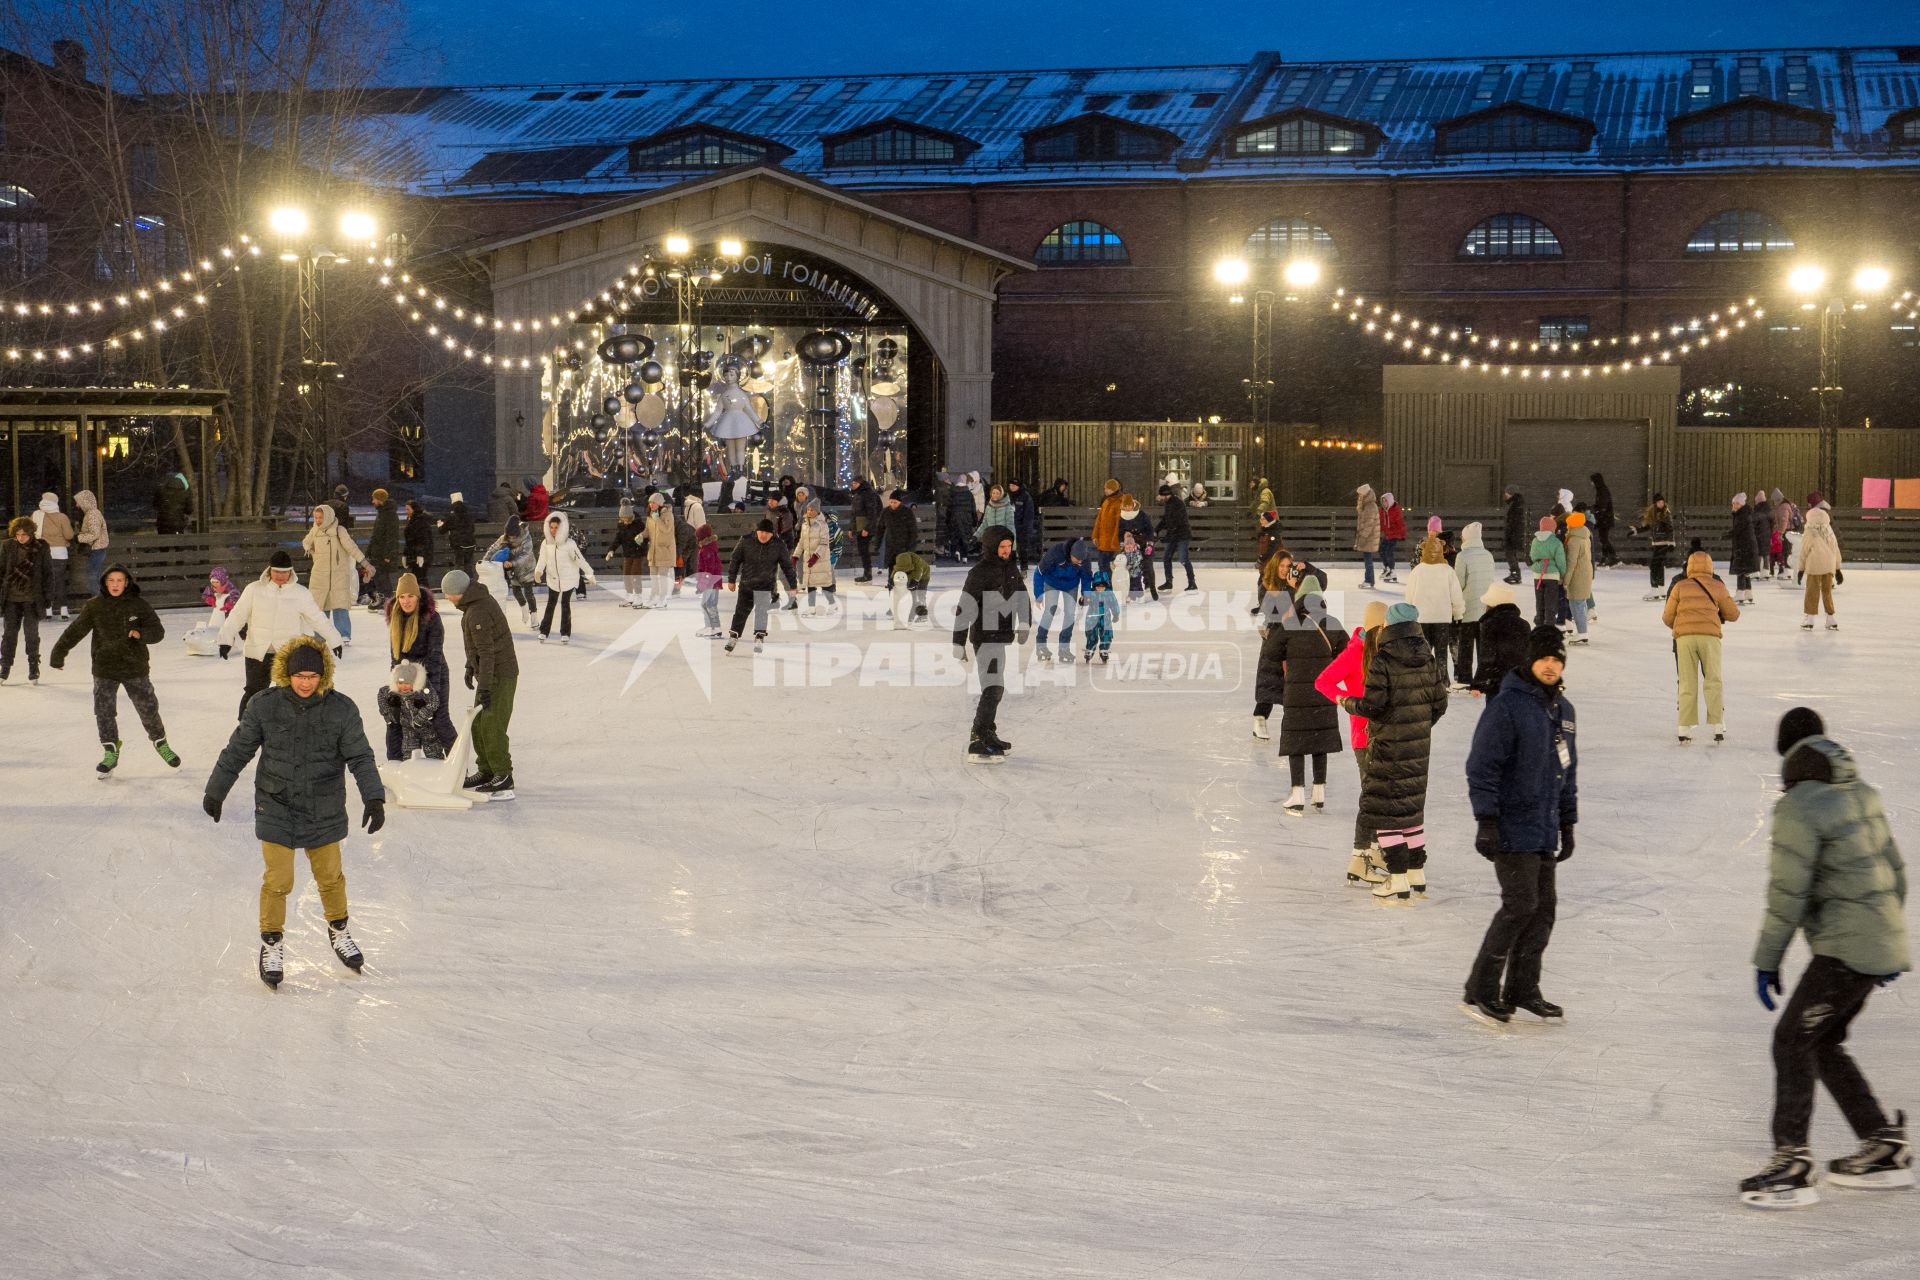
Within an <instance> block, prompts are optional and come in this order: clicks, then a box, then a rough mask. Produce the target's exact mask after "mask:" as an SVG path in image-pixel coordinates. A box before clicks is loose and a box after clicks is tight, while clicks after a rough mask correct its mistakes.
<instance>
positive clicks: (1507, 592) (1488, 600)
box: [1480, 582, 1514, 609]
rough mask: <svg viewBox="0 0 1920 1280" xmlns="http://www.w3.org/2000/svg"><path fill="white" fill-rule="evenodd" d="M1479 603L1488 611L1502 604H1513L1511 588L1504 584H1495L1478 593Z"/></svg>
mask: <svg viewBox="0 0 1920 1280" xmlns="http://www.w3.org/2000/svg"><path fill="white" fill-rule="evenodd" d="M1480 603H1481V604H1483V605H1485V606H1487V608H1489V609H1494V608H1498V607H1499V606H1500V605H1503V604H1512V603H1514V599H1513V588H1512V587H1510V586H1508V585H1507V584H1506V583H1504V582H1496V583H1494V584H1493V585H1492V586H1490V587H1488V588H1487V589H1486V590H1485V591H1483V592H1481V593H1480Z"/></svg>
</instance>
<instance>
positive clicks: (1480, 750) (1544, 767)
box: [1466, 626, 1580, 1022]
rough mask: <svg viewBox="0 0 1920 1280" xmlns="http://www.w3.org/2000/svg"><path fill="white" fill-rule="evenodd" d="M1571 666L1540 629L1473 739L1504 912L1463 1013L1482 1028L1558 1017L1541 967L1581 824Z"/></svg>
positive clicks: (1473, 792)
mask: <svg viewBox="0 0 1920 1280" xmlns="http://www.w3.org/2000/svg"><path fill="white" fill-rule="evenodd" d="M1566 665H1567V650H1566V641H1565V640H1564V639H1563V638H1562V637H1561V634H1560V629H1559V628H1558V627H1553V626H1545V627H1538V628H1536V629H1535V630H1534V631H1533V633H1532V634H1531V635H1530V636H1528V637H1527V655H1526V660H1525V661H1524V662H1523V663H1522V664H1521V665H1520V666H1518V667H1516V668H1514V669H1513V670H1511V671H1509V672H1507V674H1506V676H1505V677H1504V678H1503V679H1502V680H1501V682H1500V691H1499V692H1498V693H1497V694H1495V695H1494V697H1493V700H1492V701H1491V702H1489V703H1488V704H1487V709H1486V711H1485V712H1483V713H1482V714H1481V716H1480V723H1479V724H1477V725H1475V726H1474V730H1473V750H1472V751H1471V752H1470V753H1469V754H1468V756H1467V794H1468V796H1469V798H1470V799H1471V800H1472V803H1473V817H1474V821H1475V822H1476V823H1478V824H1479V830H1478V832H1477V833H1476V834H1475V835H1474V839H1473V847H1474V848H1475V849H1476V850H1478V851H1479V853H1480V856H1481V857H1483V858H1485V859H1486V860H1487V861H1488V862H1491V863H1492V864H1493V868H1494V871H1495V873H1496V874H1497V875H1498V876H1499V878H1500V910H1499V911H1498V912H1496V913H1495V914H1494V917H1493V923H1492V924H1490V925H1488V926H1487V935H1486V937H1485V938H1484V939H1483V940H1482V941H1481V943H1480V954H1479V955H1478V956H1477V957H1475V959H1474V962H1473V972H1472V973H1471V974H1469V975H1468V977H1467V992H1466V1008H1467V1009H1468V1011H1469V1012H1471V1013H1472V1014H1473V1015H1474V1016H1475V1017H1477V1018H1480V1019H1481V1020H1482V1021H1492V1022H1506V1021H1508V1020H1509V1019H1511V1018H1512V1017H1513V1011H1514V1010H1515V1009H1525V1010H1526V1011H1527V1012H1528V1013H1530V1014H1532V1015H1533V1016H1534V1017H1536V1018H1543V1019H1544V1018H1558V1017H1560V1016H1561V1015H1562V1010H1561V1008H1560V1006H1559V1005H1557V1004H1551V1003H1549V1002H1548V1001H1547V1000H1546V999H1545V998H1543V997H1542V996H1541V994H1540V958H1541V955H1542V954H1543V953H1544V952H1545V951H1546V949H1547V941H1548V939H1549V938H1551V937H1552V936H1553V920H1554V911H1555V906H1556V903H1557V901H1558V898H1557V895H1556V892H1555V888H1554V870H1555V867H1556V866H1557V865H1558V864H1559V863H1562V862H1565V861H1566V860H1567V859H1568V858H1571V857H1572V856H1573V828H1574V824H1575V823H1577V822H1578V821H1579V820H1580V807H1579V785H1578V781H1577V779H1576V776H1575V774H1576V771H1577V769H1578V768H1579V764H1580V758H1579V751H1578V746H1577V743H1576V740H1575V737H1574V715H1573V703H1571V702H1569V701H1568V700H1567V697H1566V695H1565V693H1564V692H1563V690H1562V689H1561V685H1560V676H1561V673H1562V672H1564V671H1565V670H1566ZM1503 976H1504V979H1505V981H1504V983H1503V982H1502V978H1503Z"/></svg>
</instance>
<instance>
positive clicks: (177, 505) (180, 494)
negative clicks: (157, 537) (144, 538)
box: [153, 471, 192, 533]
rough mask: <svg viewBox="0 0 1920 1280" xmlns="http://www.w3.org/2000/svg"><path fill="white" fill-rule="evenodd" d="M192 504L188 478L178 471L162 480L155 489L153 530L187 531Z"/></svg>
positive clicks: (158, 531)
mask: <svg viewBox="0 0 1920 1280" xmlns="http://www.w3.org/2000/svg"><path fill="white" fill-rule="evenodd" d="M191 511H192V506H191V504H190V503H189V502H188V497H187V478H186V477H185V476H184V475H181V474H180V473H179V472H178V471H175V472H173V473H172V474H171V475H168V476H166V477H164V478H162V480H161V481H160V484H159V486H158V487H156V488H155V489H154V491H153V531H154V532H155V533H185V532H186V531H187V520H188V516H189V514H190V513H191Z"/></svg>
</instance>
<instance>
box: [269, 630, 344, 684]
mask: <svg viewBox="0 0 1920 1280" xmlns="http://www.w3.org/2000/svg"><path fill="white" fill-rule="evenodd" d="M303 645H304V646H305V647H307V648H309V649H318V650H319V651H320V687H319V688H317V689H315V690H314V696H315V697H319V696H320V695H321V694H323V693H330V692H332V690H333V650H331V649H329V648H327V646H326V645H325V644H324V643H323V642H322V641H321V640H320V639H319V638H318V637H316V636H295V637H294V638H293V639H291V640H289V641H287V642H286V643H285V644H283V645H281V646H280V648H279V649H277V650H276V651H275V652H274V655H273V683H274V687H275V688H279V689H290V688H292V687H293V677H291V676H289V675H288V674H287V660H288V659H289V658H291V657H292V656H293V651H294V650H295V649H298V648H300V647H302V646H303Z"/></svg>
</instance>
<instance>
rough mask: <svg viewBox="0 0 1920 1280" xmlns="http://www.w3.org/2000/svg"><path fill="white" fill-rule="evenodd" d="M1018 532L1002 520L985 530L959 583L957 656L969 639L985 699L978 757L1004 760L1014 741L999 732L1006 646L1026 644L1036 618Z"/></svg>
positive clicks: (972, 755) (972, 750) (977, 721)
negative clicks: (1017, 550)
mask: <svg viewBox="0 0 1920 1280" xmlns="http://www.w3.org/2000/svg"><path fill="white" fill-rule="evenodd" d="M1013 546H1014V539H1013V535H1012V534H1011V533H1009V532H1008V531H1007V530H1005V529H1003V528H1000V527H999V526H997V525H994V526H990V527H989V528H988V529H987V531H986V536H985V539H984V540H983V545H982V546H981V548H980V559H979V560H978V561H976V562H975V563H974V566H973V567H972V568H971V569H969V570H967V580H966V582H965V583H964V584H963V585H962V586H961V588H960V594H961V597H962V598H961V600H960V608H959V610H958V612H957V613H956V614H955V616H954V627H953V656H954V657H956V658H958V659H959V660H960V661H961V662H962V663H965V662H966V661H967V645H968V644H969V643H971V644H972V645H973V648H974V651H975V653H977V654H978V655H979V658H980V673H979V674H980V702H979V704H978V705H977V706H976V707H975V708H974V712H973V732H972V735H971V737H970V738H969V739H968V741H967V758H968V759H969V760H971V761H975V762H977V763H991V762H993V761H997V760H999V759H1000V758H1001V757H1002V756H1004V755H1005V754H1006V753H1007V751H1008V750H1010V749H1011V748H1012V746H1013V744H1012V743H1011V742H1008V741H1007V740H1006V739H1004V738H1002V737H1001V736H1000V735H999V726H998V724H997V723H996V720H995V717H996V715H997V714H998V712H999V710H1000V698H1001V696H1002V695H1003V694H1005V693H1006V691H1007V688H1006V685H1007V646H1008V645H1009V644H1016V645H1024V644H1026V642H1027V628H1028V627H1030V626H1031V625H1032V624H1033V598H1032V597H1031V596H1029V595H1028V594H1027V588H1026V585H1025V584H1024V583H1023V582H1021V580H1020V566H1019V565H1018V564H1017V563H1015V561H1014V558H1013Z"/></svg>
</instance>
